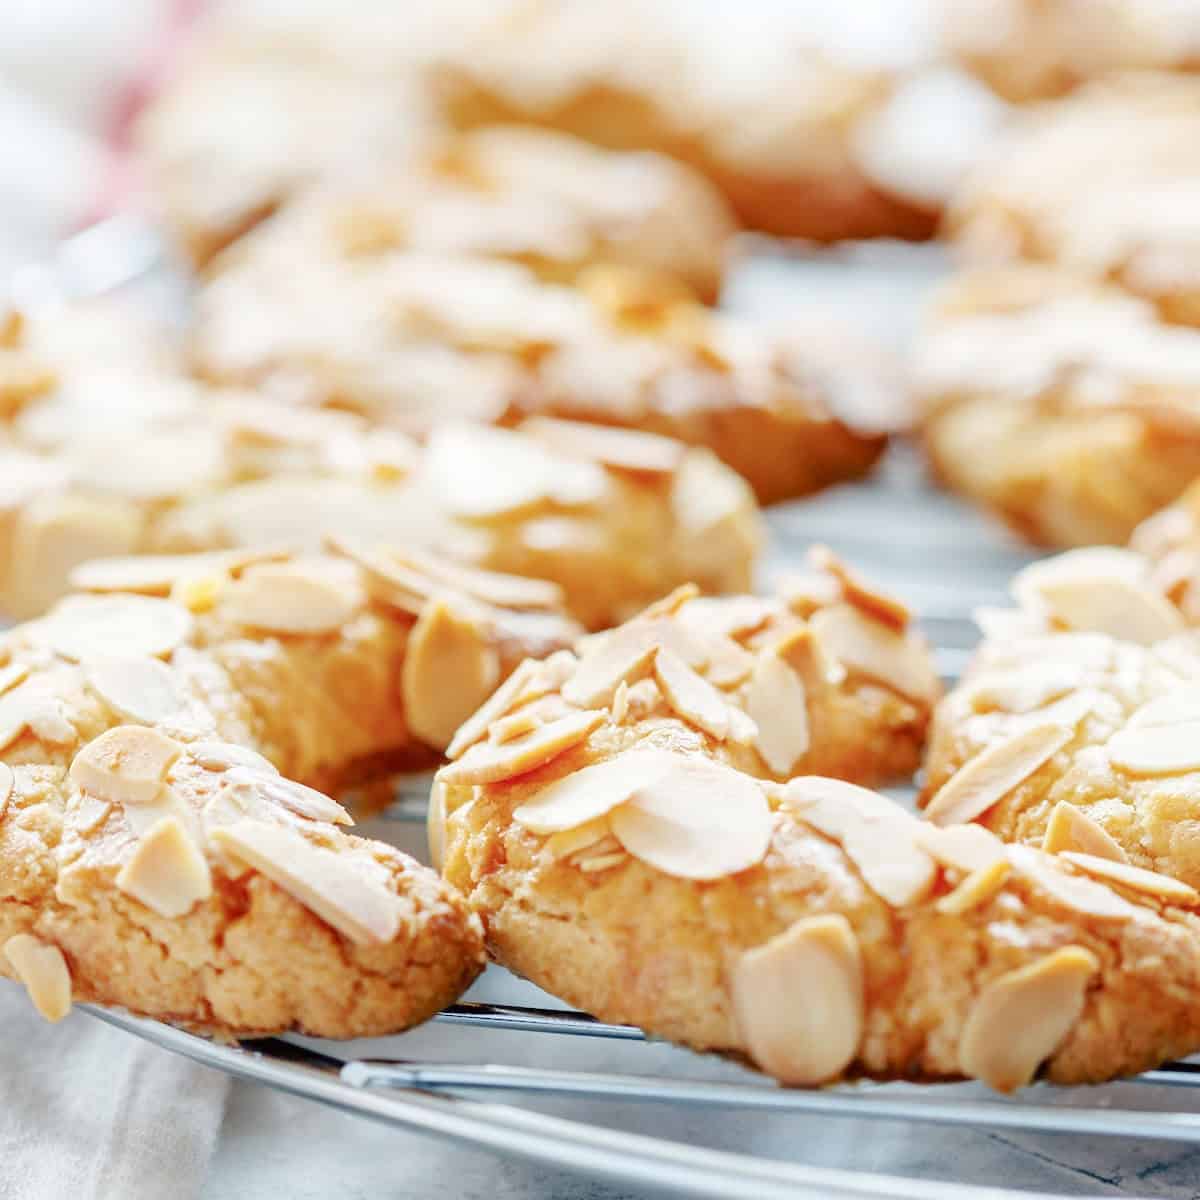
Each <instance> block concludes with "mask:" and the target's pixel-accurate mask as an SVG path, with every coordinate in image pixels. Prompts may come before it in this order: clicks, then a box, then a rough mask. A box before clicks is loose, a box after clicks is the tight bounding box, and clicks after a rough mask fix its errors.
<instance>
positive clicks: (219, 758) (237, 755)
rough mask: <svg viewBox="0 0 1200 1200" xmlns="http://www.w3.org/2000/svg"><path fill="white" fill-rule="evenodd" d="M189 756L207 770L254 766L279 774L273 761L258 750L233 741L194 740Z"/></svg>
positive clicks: (189, 748)
mask: <svg viewBox="0 0 1200 1200" xmlns="http://www.w3.org/2000/svg"><path fill="white" fill-rule="evenodd" d="M187 752H188V754H189V756H190V757H191V758H192V760H193V761H194V762H196V763H197V764H198V765H199V766H201V767H203V768H204V769H205V770H206V771H228V770H229V768H230V767H253V768H254V770H256V771H265V772H266V773H267V774H268V775H272V774H274V775H278V774H279V772H278V771H276V770H275V766H274V764H273V763H270V762H268V761H267V760H266V759H265V758H263V756H262V755H261V754H259V753H258V751H257V750H250V749H248V748H247V747H245V746H237V745H234V743H233V742H193V743H192V744H191V745H190V746H188V748H187Z"/></svg>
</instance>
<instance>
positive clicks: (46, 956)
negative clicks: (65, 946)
mask: <svg viewBox="0 0 1200 1200" xmlns="http://www.w3.org/2000/svg"><path fill="white" fill-rule="evenodd" d="M4 957H5V958H7V959H8V962H9V965H10V966H11V967H12V969H13V971H14V972H16V976H17V978H18V979H19V980H20V981H21V982H22V983H23V984H24V985H25V990H26V991H27V992H28V993H29V999H30V1000H32V1001H33V1007H34V1008H36V1009H37V1010H38V1013H39V1014H40V1015H41V1016H42V1017H44V1018H45V1019H46V1020H47V1021H61V1020H62V1019H63V1017H65V1016H66V1015H67V1013H69V1012H70V1011H71V972H70V969H69V968H68V967H67V960H66V958H65V957H64V956H63V952H62V951H61V950H60V949H59V948H58V947H57V946H54V945H51V944H50V943H49V942H43V941H42V940H41V938H37V937H34V936H33V934H31V933H18V934H16V935H15V936H13V937H10V938H9V939H8V941H6V942H5V943H4Z"/></svg>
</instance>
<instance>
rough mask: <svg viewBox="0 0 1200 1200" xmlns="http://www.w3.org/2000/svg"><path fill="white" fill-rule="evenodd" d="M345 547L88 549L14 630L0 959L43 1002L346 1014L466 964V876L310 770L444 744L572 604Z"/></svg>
mask: <svg viewBox="0 0 1200 1200" xmlns="http://www.w3.org/2000/svg"><path fill="white" fill-rule="evenodd" d="M348 553H350V554H351V555H352V557H339V558H332V557H319V556H310V557H300V558H273V559H271V560H270V561H261V560H260V561H255V560H254V559H253V556H250V555H242V556H232V555H225V556H221V555H208V556H199V557H195V558H186V557H185V558H180V559H174V560H171V561H163V560H148V559H135V560H126V561H124V562H116V561H108V562H96V563H91V564H89V565H88V566H87V567H86V568H83V569H82V570H81V572H80V575H81V579H80V582H81V583H83V584H86V585H88V586H89V587H90V588H91V589H92V590H91V591H88V592H81V593H78V594H76V595H72V596H70V597H68V598H67V599H65V600H63V601H62V602H61V603H60V604H58V605H57V606H56V607H55V608H53V609H52V610H51V611H50V612H49V613H48V614H47V615H46V616H44V617H42V618H40V619H39V620H37V621H34V622H30V623H28V624H25V625H21V626H17V627H16V628H14V629H12V630H10V631H8V632H7V633H6V634H5V635H4V638H3V642H2V645H0V655H2V658H3V663H4V665H3V667H2V668H0V793H2V794H0V970H2V971H3V972H4V973H5V974H8V975H10V976H13V977H15V978H18V979H20V980H21V981H22V982H23V983H25V984H26V986H27V987H28V989H29V991H30V994H31V996H32V998H33V1000H34V1002H35V1003H36V1004H37V1005H38V1007H39V1008H40V1009H41V1010H42V1011H43V1013H45V1015H47V1016H48V1017H51V1018H52V1019H53V1018H57V1017H58V1016H61V1015H62V1014H63V1012H64V1011H65V1009H66V1008H67V1007H69V1005H70V1002H71V1000H72V998H73V999H75V1000H85V1001H93V1002H97V1003H103V1004H119V1005H122V1006H124V1007H126V1008H129V1009H130V1010H132V1011H135V1012H139V1013H144V1014H148V1015H152V1016H157V1017H162V1018H166V1019H169V1020H173V1021H179V1022H184V1023H187V1024H193V1025H199V1026H203V1027H205V1028H208V1029H215V1030H219V1031H222V1032H225V1033H243V1032H251V1031H263V1030H280V1029H291V1028H295V1029H300V1030H304V1031H306V1032H308V1033H312V1034H318V1035H323V1036H330V1037H354V1036H359V1035H369V1034H381V1033H386V1032H389V1031H393V1030H397V1029H401V1028H403V1027H405V1026H408V1025H411V1024H413V1023H415V1022H417V1021H420V1020H423V1019H424V1018H426V1017H428V1016H430V1015H432V1013H434V1012H435V1011H436V1010H437V1009H438V1008H439V1007H441V1006H443V1005H444V1004H446V1003H448V1002H449V1001H451V1000H453V999H454V998H455V996H457V995H458V994H459V992H460V991H461V990H462V988H463V987H465V986H466V985H467V984H468V983H469V982H470V980H471V979H472V978H473V977H474V975H475V974H476V973H477V972H478V970H479V968H480V966H481V959H482V953H481V941H480V933H479V927H478V923H477V921H476V920H475V918H474V917H472V916H471V915H470V914H469V912H468V911H467V909H466V907H465V906H464V905H463V903H462V901H461V899H460V898H458V897H457V896H456V895H455V894H454V893H453V892H452V891H451V890H450V889H449V888H447V887H446V886H444V885H443V884H442V883H441V882H440V881H439V880H437V878H436V877H435V876H434V875H433V874H431V873H430V872H428V871H427V870H426V869H425V868H423V867H420V866H418V865H417V864H416V863H415V862H413V861H412V860H411V859H409V858H407V857H406V856H405V855H403V854H400V853H399V852H397V851H395V850H394V849H392V848H391V847H387V846H383V845H379V844H376V843H372V842H367V841H364V840H362V839H360V838H356V837H354V836H351V835H350V834H347V833H346V832H344V831H343V830H342V829H341V828H339V827H340V826H343V825H346V824H349V823H351V822H350V818H349V816H348V814H347V813H346V812H345V811H344V810H343V809H342V808H341V807H340V806H339V805H338V804H336V803H335V802H334V801H333V800H331V799H329V797H328V796H327V795H325V794H323V792H321V791H315V790H313V788H314V787H318V788H330V787H341V786H345V785H346V784H349V783H355V782H359V781H362V780H365V779H372V778H375V777H377V776H379V774H380V773H381V772H383V771H385V770H388V769H391V768H393V767H395V766H396V765H398V764H403V763H409V764H411V763H413V762H420V761H429V760H430V759H431V758H432V757H433V756H434V753H435V752H436V750H437V749H440V748H441V747H442V746H444V745H445V744H446V741H447V739H448V738H449V736H450V734H451V733H452V732H453V730H454V729H455V728H456V727H457V726H458V724H459V723H460V722H461V720H462V719H463V717H464V716H466V715H467V714H468V713H469V712H470V710H471V709H473V708H474V707H475V706H476V705H477V704H478V703H479V702H481V701H482V700H483V699H485V698H486V697H487V696H488V695H489V694H490V693H491V691H492V690H493V688H494V687H495V686H496V684H497V683H498V682H499V681H500V680H502V679H503V678H504V676H505V675H506V674H507V673H508V672H509V671H510V670H511V669H512V667H513V666H514V665H515V664H516V663H517V662H518V661H519V660H521V659H522V658H523V657H524V656H525V655H527V654H529V653H531V652H532V653H533V654H537V655H544V654H546V653H548V652H550V651H551V650H553V649H554V647H555V646H558V645H562V644H563V642H564V640H565V639H567V638H569V637H571V636H572V635H573V632H574V631H573V629H572V627H571V625H570V623H569V622H566V621H564V620H563V619H562V617H561V616H559V615H557V614H556V613H554V612H553V611H547V610H546V609H545V607H544V606H545V605H546V603H547V601H548V599H551V597H548V596H547V595H546V592H547V590H550V591H552V589H547V585H545V584H535V583H533V582H531V581H529V580H523V579H513V578H511V577H505V576H494V575H487V574H485V573H482V572H474V571H465V570H463V569H462V568H461V567H458V566H456V565H454V564H451V563H448V562H445V561H443V560H438V559H434V558H431V557H430V556H428V555H424V554H421V553H419V552H418V553H413V552H405V553H404V554H399V553H389V552H385V551H374V552H361V551H358V550H356V549H350V550H348ZM551 661H553V660H551Z"/></svg>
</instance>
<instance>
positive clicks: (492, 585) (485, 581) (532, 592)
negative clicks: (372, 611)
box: [392, 546, 563, 610]
mask: <svg viewBox="0 0 1200 1200" xmlns="http://www.w3.org/2000/svg"><path fill="white" fill-rule="evenodd" d="M392 557H393V558H394V559H396V560H397V561H398V562H399V563H401V564H402V565H403V566H407V567H411V568H412V569H413V570H414V571H417V572H419V573H420V574H422V575H424V576H425V577H426V578H428V579H432V580H433V581H434V582H435V583H439V584H443V585H445V586H446V587H449V588H453V589H454V590H455V591H459V592H462V593H463V594H464V595H466V596H471V597H473V598H474V599H476V600H482V601H484V603H486V604H494V605H495V606H496V607H497V608H512V609H517V610H523V609H545V610H555V609H561V608H562V606H563V590H562V588H561V587H559V585H558V584H557V583H552V582H550V581H549V580H547V579H529V578H527V577H526V576H524V575H504V574H501V573H500V572H499V571H484V570H481V569H480V568H479V567H468V566H464V565H463V564H462V563H456V562H451V561H450V560H448V559H444V558H439V557H438V556H437V555H435V554H430V553H428V552H427V551H425V550H418V549H416V548H415V547H409V546H406V547H405V548H404V549H402V550H393V551H392Z"/></svg>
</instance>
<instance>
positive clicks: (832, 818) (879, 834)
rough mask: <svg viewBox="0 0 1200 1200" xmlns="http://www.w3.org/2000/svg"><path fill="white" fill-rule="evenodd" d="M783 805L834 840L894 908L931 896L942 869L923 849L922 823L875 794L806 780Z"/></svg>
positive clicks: (788, 792) (787, 792)
mask: <svg viewBox="0 0 1200 1200" xmlns="http://www.w3.org/2000/svg"><path fill="white" fill-rule="evenodd" d="M781 797H782V800H783V803H784V804H785V805H786V806H787V807H788V808H791V809H792V810H793V811H795V812H797V813H798V814H799V815H800V817H801V818H802V819H803V820H804V821H806V822H807V823H808V824H809V825H811V826H812V827H813V828H814V829H818V830H820V831H821V832H822V833H823V834H825V835H826V836H827V837H830V838H833V840H834V841H836V842H837V843H838V844H839V845H840V846H841V847H842V849H843V850H844V851H845V852H846V855H847V857H849V859H850V860H851V862H853V863H854V865H855V866H856V867H857V868H858V869H859V871H860V872H861V873H862V877H863V879H864V880H865V881H866V884H867V886H868V887H869V888H870V889H871V890H872V891H873V892H875V893H876V894H877V895H879V896H881V897H882V898H883V899H884V900H886V901H887V902H888V903H889V904H893V905H904V904H911V903H913V902H915V901H917V900H921V899H923V898H924V897H925V896H927V895H929V893H930V891H932V889H933V885H934V883H935V882H936V881H937V874H938V871H937V865H936V864H935V863H934V861H933V859H932V858H931V857H930V855H929V853H928V852H927V851H926V850H925V849H924V848H923V847H922V846H921V845H920V843H919V841H918V835H919V834H920V831H921V822H920V821H918V820H917V819H916V817H914V816H913V815H912V814H911V813H908V812H905V811H904V809H902V808H901V807H900V806H899V805H898V804H895V803H893V802H892V801H891V800H888V799H887V798H886V797H885V796H880V795H879V794H878V793H876V792H871V791H868V790H867V789H866V788H862V787H858V786H857V785H855V784H852V783H844V782H843V781H842V780H840V779H825V778H823V777H821V776H819V775H801V776H798V777H797V778H796V779H793V780H791V782H789V783H788V784H786V785H785V786H784V788H783V789H782V791H781Z"/></svg>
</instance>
